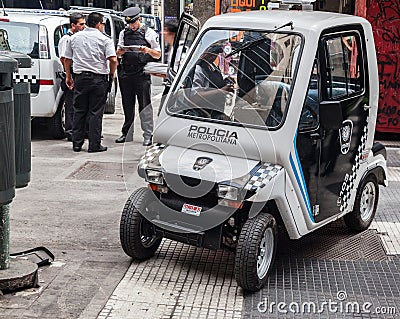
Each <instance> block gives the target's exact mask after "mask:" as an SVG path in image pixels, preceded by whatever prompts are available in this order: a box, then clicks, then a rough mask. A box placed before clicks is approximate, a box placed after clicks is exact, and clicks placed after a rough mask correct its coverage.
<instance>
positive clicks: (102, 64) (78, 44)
mask: <svg viewBox="0 0 400 319" xmlns="http://www.w3.org/2000/svg"><path fill="white" fill-rule="evenodd" d="M66 44H67V45H66V49H65V57H66V58H67V59H72V63H73V71H74V73H76V74H79V73H81V72H82V71H89V72H93V73H96V74H108V73H109V68H108V61H107V59H108V58H109V57H113V56H117V55H116V53H115V48H114V43H113V41H112V39H110V38H109V37H107V36H106V35H104V34H103V33H101V32H100V31H99V30H98V29H95V28H85V29H84V30H83V31H81V32H77V33H75V34H74V35H73V36H72V37H71V39H70V41H69V42H67V43H66Z"/></svg>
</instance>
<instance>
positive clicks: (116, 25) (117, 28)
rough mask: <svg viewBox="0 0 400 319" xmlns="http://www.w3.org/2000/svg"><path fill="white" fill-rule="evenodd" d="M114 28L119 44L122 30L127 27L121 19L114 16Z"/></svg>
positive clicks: (116, 41)
mask: <svg viewBox="0 0 400 319" xmlns="http://www.w3.org/2000/svg"><path fill="white" fill-rule="evenodd" d="M113 22H114V28H115V45H117V44H118V37H119V34H120V32H121V31H122V30H123V29H124V28H125V25H124V22H123V21H121V20H120V19H117V18H113Z"/></svg>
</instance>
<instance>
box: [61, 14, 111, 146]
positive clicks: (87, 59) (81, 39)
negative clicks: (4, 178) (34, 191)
mask: <svg viewBox="0 0 400 319" xmlns="http://www.w3.org/2000/svg"><path fill="white" fill-rule="evenodd" d="M104 24H105V22H104V16H103V15H102V14H101V13H98V12H92V13H90V14H89V16H88V18H87V26H88V27H87V28H86V29H84V30H83V31H81V32H78V33H76V34H74V35H73V36H72V37H71V40H70V42H69V45H68V46H67V48H66V51H65V66H66V83H67V86H68V87H69V88H70V89H72V88H74V112H75V113H74V121H73V126H72V144H73V150H74V152H80V151H81V149H82V145H83V143H84V141H85V139H84V135H85V123H86V117H87V118H88V123H89V147H88V152H89V153H94V152H103V151H106V150H107V147H106V146H103V145H101V131H102V120H103V112H104V107H105V103H106V99H107V92H108V91H109V90H110V88H111V86H110V84H111V83H112V81H113V78H114V73H115V70H116V68H117V63H118V62H117V56H116V52H115V48H114V43H113V41H112V39H111V38H109V37H107V36H106V35H105V34H103V29H104ZM72 63H73V72H74V74H75V78H74V79H73V78H72V74H71V71H70V69H71V65H72Z"/></svg>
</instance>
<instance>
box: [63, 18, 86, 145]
mask: <svg viewBox="0 0 400 319" xmlns="http://www.w3.org/2000/svg"><path fill="white" fill-rule="evenodd" d="M69 24H70V29H69V30H68V32H67V34H65V35H64V36H63V37H62V38H61V39H60V42H58V52H59V56H60V61H61V64H62V65H63V67H64V71H65V70H66V68H65V63H64V62H65V48H66V47H67V43H69V41H70V39H71V36H72V35H73V34H75V33H77V32H79V31H82V30H83V29H84V28H85V24H86V21H85V17H84V16H83V14H81V13H78V12H75V13H72V14H71V15H70V16H69ZM70 72H71V74H72V77H73V76H74V74H73V72H72V69H71V70H70ZM61 88H62V90H63V91H64V96H65V102H64V110H65V133H66V136H67V140H68V141H70V142H72V121H73V117H74V105H73V98H74V92H73V90H70V89H69V88H68V87H67V85H66V83H65V79H63V80H62V82H61Z"/></svg>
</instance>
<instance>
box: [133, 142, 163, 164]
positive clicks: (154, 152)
mask: <svg viewBox="0 0 400 319" xmlns="http://www.w3.org/2000/svg"><path fill="white" fill-rule="evenodd" d="M164 148H165V145H164V144H159V143H155V144H153V145H152V146H150V147H149V148H148V149H147V150H146V153H144V155H143V156H142V158H141V159H140V162H139V168H141V169H144V168H146V167H147V165H149V163H151V162H152V161H153V160H154V159H155V158H157V157H158V156H159V155H160V154H161V152H162V151H163V150H164Z"/></svg>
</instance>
